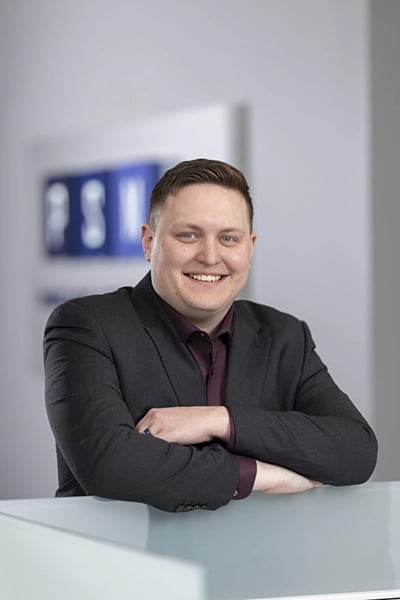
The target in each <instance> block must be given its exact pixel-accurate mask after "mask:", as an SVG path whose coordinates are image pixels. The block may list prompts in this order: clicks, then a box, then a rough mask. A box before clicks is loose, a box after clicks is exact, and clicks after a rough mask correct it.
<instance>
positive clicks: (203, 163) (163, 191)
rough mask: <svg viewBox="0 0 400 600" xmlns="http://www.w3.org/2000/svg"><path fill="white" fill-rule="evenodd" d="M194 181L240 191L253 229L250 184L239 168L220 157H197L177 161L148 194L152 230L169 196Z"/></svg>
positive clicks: (194, 182)
mask: <svg viewBox="0 0 400 600" xmlns="http://www.w3.org/2000/svg"><path fill="white" fill-rule="evenodd" d="M196 183H215V184H216V185H220V186H222V187H224V188H227V189H230V190H236V191H237V192H239V193H240V194H241V195H242V196H243V198H244V200H245V201H246V204H247V209H248V213H249V222H250V230H252V228H253V214H254V209H253V201H252V199H251V196H250V191H249V185H248V183H247V181H246V178H245V176H244V175H243V173H242V172H241V171H239V169H237V168H236V167H233V166H232V165H228V163H225V162H222V161H221V160H210V159H208V158H197V159H194V160H185V161H183V162H180V163H178V164H177V165H175V167H172V168H171V169H169V170H168V171H166V172H165V173H164V175H163V176H162V177H161V179H160V180H159V182H158V183H157V184H156V185H155V186H154V189H153V191H152V193H151V197H150V211H149V224H150V227H151V228H152V229H155V227H156V225H157V217H158V214H159V212H160V211H161V209H162V206H163V204H164V203H165V201H166V199H167V198H168V196H171V195H172V196H173V195H174V194H176V193H177V192H179V190H181V189H182V188H184V187H185V186H187V185H193V184H196Z"/></svg>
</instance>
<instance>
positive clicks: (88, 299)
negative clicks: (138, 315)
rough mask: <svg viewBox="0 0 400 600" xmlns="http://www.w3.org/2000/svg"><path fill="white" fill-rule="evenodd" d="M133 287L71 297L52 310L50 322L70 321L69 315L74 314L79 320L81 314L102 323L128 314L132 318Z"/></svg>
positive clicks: (116, 319)
mask: <svg viewBox="0 0 400 600" xmlns="http://www.w3.org/2000/svg"><path fill="white" fill-rule="evenodd" d="M132 289H133V288H131V287H123V288H119V289H118V290H115V291H112V292H107V293H104V294H92V295H90V296H81V297H77V298H71V299H70V300H66V301H65V302H63V303H62V304H59V305H58V306H57V307H56V308H55V309H54V310H53V311H52V313H51V314H50V316H49V320H48V322H49V323H51V322H54V321H59V320H60V321H65V320H67V321H68V320H69V319H68V317H72V316H73V317H74V319H75V318H77V319H78V320H79V315H81V317H82V318H91V319H94V320H95V321H98V322H100V323H108V322H116V321H119V320H120V319H121V318H122V319H123V318H124V317H126V315H127V314H129V315H130V317H131V318H132V313H134V312H135V311H134V307H133V304H132V300H131V294H132Z"/></svg>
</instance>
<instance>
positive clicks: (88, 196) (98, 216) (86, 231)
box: [81, 179, 106, 250]
mask: <svg viewBox="0 0 400 600" xmlns="http://www.w3.org/2000/svg"><path fill="white" fill-rule="evenodd" d="M105 202H106V195H105V189H104V185H103V183H102V182H101V181H100V180H99V179H89V181H86V182H85V183H84V184H83V186H82V189H81V211H82V216H83V221H82V226H81V236H82V244H83V245H84V246H85V247H86V248H89V249H90V250H95V249H97V248H100V247H101V246H102V245H103V244H104V242H105V240H106V222H105V218H104V212H103V209H104V206H105Z"/></svg>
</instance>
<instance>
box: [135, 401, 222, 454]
mask: <svg viewBox="0 0 400 600" xmlns="http://www.w3.org/2000/svg"><path fill="white" fill-rule="evenodd" d="M146 429H149V430H150V432H151V435H152V436H153V437H158V438H161V439H162V440H165V441H166V442H173V443H176V444H182V445H186V444H200V443H201V442H209V441H210V440H212V439H214V438H218V439H220V440H222V441H224V442H227V441H228V440H229V434H230V422H229V414H228V410H227V409H226V407H225V406H172V407H166V408H151V409H150V410H149V411H148V412H147V413H146V414H145V416H144V417H143V419H141V420H140V421H139V422H138V423H137V425H136V430H137V431H138V432H139V433H144V431H145V430H146Z"/></svg>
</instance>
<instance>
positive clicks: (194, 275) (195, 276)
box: [188, 273, 224, 283]
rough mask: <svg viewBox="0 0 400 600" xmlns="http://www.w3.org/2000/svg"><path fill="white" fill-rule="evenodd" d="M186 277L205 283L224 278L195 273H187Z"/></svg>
mask: <svg viewBox="0 0 400 600" xmlns="http://www.w3.org/2000/svg"><path fill="white" fill-rule="evenodd" d="M188 276H189V277H190V278H191V279H195V280H196V281H206V282H207V283H212V282H215V281H220V280H221V279H222V278H223V277H224V275H200V274H197V273H188Z"/></svg>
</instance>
